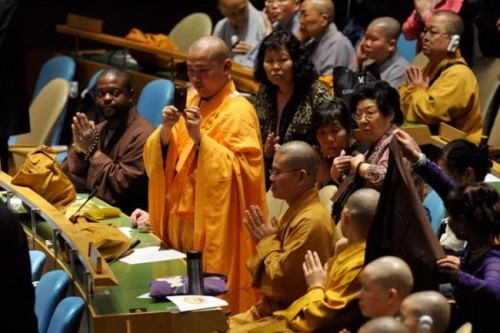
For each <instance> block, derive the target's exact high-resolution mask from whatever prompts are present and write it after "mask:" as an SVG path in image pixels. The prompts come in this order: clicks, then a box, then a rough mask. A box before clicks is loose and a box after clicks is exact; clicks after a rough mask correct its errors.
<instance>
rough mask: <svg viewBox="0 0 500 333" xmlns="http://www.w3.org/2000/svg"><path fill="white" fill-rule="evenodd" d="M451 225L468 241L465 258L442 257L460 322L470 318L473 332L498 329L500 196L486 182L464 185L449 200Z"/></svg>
mask: <svg viewBox="0 0 500 333" xmlns="http://www.w3.org/2000/svg"><path fill="white" fill-rule="evenodd" d="M445 205H446V209H447V210H448V214H449V219H448V224H449V226H450V227H451V229H452V230H453V231H454V233H455V235H456V236H457V238H459V239H462V240H464V241H467V246H466V248H465V250H464V253H463V255H462V256H461V258H458V257H455V256H447V257H445V258H443V259H440V260H438V262H437V264H438V267H439V270H440V272H441V273H443V274H445V275H446V276H447V278H448V279H449V281H450V282H451V283H452V285H453V293H454V296H455V299H456V302H457V306H456V316H453V317H454V318H455V319H456V320H459V321H460V322H457V323H456V325H460V324H461V323H463V322H466V321H469V322H470V323H471V324H472V327H473V332H496V331H497V330H498V323H497V321H496V316H497V315H498V313H500V246H499V245H498V241H497V240H498V236H499V235H500V199H499V195H498V192H497V191H496V190H495V189H494V188H493V187H491V186H490V185H488V184H486V183H477V184H464V185H460V186H459V187H458V188H456V189H454V190H452V191H451V192H450V193H449V195H448V197H447V200H446V201H445Z"/></svg>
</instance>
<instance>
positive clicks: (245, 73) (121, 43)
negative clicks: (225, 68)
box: [56, 24, 253, 80]
mask: <svg viewBox="0 0 500 333" xmlns="http://www.w3.org/2000/svg"><path fill="white" fill-rule="evenodd" d="M56 31H57V32H59V33H62V34H66V35H70V36H74V37H76V38H77V39H78V38H83V39H88V40H92V41H95V42H99V43H103V44H107V45H113V46H118V47H122V48H126V49H132V50H136V51H141V52H145V53H149V54H154V55H164V56H167V57H170V58H172V59H175V60H178V61H186V58H187V55H186V54H185V53H183V52H178V51H171V50H166V49H162V48H159V47H154V46H149V45H146V44H143V43H138V42H134V41H130V40H127V39H125V38H122V37H117V36H113V35H108V34H104V33H96V32H91V31H87V30H83V29H78V28H74V27H70V26H68V25H64V24H58V25H57V26H56ZM77 45H78V44H77ZM77 51H78V50H77ZM231 75H233V76H235V77H237V78H241V79H247V80H253V71H252V70H251V69H250V68H246V67H243V66H238V65H236V66H233V67H232V69H231Z"/></svg>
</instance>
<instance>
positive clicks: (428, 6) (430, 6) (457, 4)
mask: <svg viewBox="0 0 500 333" xmlns="http://www.w3.org/2000/svg"><path fill="white" fill-rule="evenodd" d="M462 2H463V0H438V1H434V0H419V1H414V4H415V9H414V10H413V12H412V13H411V14H410V16H408V18H407V19H406V21H405V22H404V23H403V35H404V37H405V38H406V40H415V39H416V40H417V49H416V51H417V52H420V51H421V50H422V40H421V39H420V37H421V35H420V34H421V32H422V31H423V30H424V29H425V25H426V23H427V22H428V21H429V19H430V18H431V16H432V14H433V13H434V12H436V11H439V10H450V11H452V12H455V13H458V12H459V11H460V8H461V7H462Z"/></svg>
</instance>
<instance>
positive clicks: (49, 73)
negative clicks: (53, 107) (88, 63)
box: [33, 56, 76, 145]
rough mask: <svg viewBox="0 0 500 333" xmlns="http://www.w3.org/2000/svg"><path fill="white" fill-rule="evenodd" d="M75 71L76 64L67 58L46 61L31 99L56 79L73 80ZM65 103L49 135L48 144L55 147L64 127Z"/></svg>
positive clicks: (53, 58) (56, 57)
mask: <svg viewBox="0 0 500 333" xmlns="http://www.w3.org/2000/svg"><path fill="white" fill-rule="evenodd" d="M75 71H76V62H75V60H74V59H73V58H71V57H68V56H55V57H52V58H50V59H49V60H47V61H46V62H45V63H44V64H43V66H42V68H41V69H40V73H39V74H38V79H37V81H36V85H35V90H34V91H33V99H34V98H35V97H36V96H37V95H38V93H39V92H40V90H42V89H43V87H45V86H46V85H47V83H49V82H50V81H51V80H53V79H56V78H63V79H66V80H67V81H68V82H71V81H73V80H74V77H75ZM66 109H67V103H66V105H65V106H64V109H63V111H62V112H61V115H60V116H59V118H58V119H57V122H56V125H55V126H54V130H53V132H52V134H51V139H50V142H49V143H50V144H51V145H57V144H59V143H60V140H61V135H62V132H63V127H64V119H65V118H66Z"/></svg>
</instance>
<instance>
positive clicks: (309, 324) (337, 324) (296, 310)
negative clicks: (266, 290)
mask: <svg viewBox="0 0 500 333" xmlns="http://www.w3.org/2000/svg"><path fill="white" fill-rule="evenodd" d="M378 199H379V193H378V192H377V191H375V190H373V189H367V188H364V189H360V190H357V191H356V192H354V193H353V194H352V195H351V197H350V198H349V199H348V201H347V203H346V205H345V207H344V209H343V211H342V221H341V223H342V224H341V228H342V234H343V235H344V236H345V237H346V239H347V247H346V248H345V249H344V250H343V251H341V252H340V253H337V254H336V255H335V257H333V258H332V260H331V261H329V263H328V264H327V265H325V266H323V265H322V262H321V260H320V259H319V257H318V256H317V254H315V253H312V252H308V254H307V255H306V258H305V262H304V264H303V270H304V275H305V278H306V282H307V285H308V286H309V288H308V292H307V293H306V294H305V295H304V296H302V297H301V298H299V299H298V300H296V301H295V302H294V303H293V304H292V305H291V306H290V307H288V309H286V310H285V311H278V312H275V316H274V317H271V319H270V324H269V325H267V326H264V327H262V328H261V329H260V330H255V332H287V331H290V330H294V331H299V332H311V331H315V330H320V329H328V331H329V332H338V331H339V330H341V329H343V328H346V329H348V330H350V331H352V332H355V331H356V329H357V328H358V327H359V326H360V324H361V321H362V320H363V318H362V315H361V313H359V308H358V306H357V304H356V303H357V302H356V297H357V295H358V293H359V290H360V288H361V285H360V281H359V275H360V272H361V270H362V268H363V263H364V256H365V247H366V237H367V235H368V231H369V229H370V226H371V224H372V222H373V218H374V216H375V210H376V208H377V204H378ZM282 317H284V319H283V318H282Z"/></svg>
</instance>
